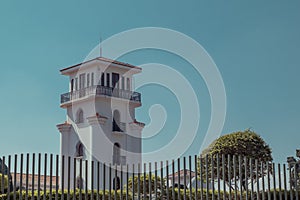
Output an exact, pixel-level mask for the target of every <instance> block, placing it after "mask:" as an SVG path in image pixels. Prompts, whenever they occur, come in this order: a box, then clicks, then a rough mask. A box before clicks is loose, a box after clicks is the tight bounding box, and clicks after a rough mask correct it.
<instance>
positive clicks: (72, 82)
mask: <svg viewBox="0 0 300 200" xmlns="http://www.w3.org/2000/svg"><path fill="white" fill-rule="evenodd" d="M73 90H74V79H73V78H72V80H71V92H72V91H73Z"/></svg>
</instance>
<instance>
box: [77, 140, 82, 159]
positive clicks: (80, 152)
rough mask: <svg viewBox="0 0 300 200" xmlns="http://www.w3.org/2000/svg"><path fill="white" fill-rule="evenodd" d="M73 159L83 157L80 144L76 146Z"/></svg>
mask: <svg viewBox="0 0 300 200" xmlns="http://www.w3.org/2000/svg"><path fill="white" fill-rule="evenodd" d="M75 157H83V144H82V143H81V142H78V143H77V145H76V153H75Z"/></svg>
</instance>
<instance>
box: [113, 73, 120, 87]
mask: <svg viewBox="0 0 300 200" xmlns="http://www.w3.org/2000/svg"><path fill="white" fill-rule="evenodd" d="M119 79H120V75H119V74H117V73H112V86H113V88H119Z"/></svg>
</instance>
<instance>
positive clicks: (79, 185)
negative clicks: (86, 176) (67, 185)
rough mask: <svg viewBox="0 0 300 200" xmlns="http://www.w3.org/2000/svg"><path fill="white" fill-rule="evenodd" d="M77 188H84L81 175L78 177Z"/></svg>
mask: <svg viewBox="0 0 300 200" xmlns="http://www.w3.org/2000/svg"><path fill="white" fill-rule="evenodd" d="M76 188H78V189H83V180H82V178H81V177H79V176H77V177H76Z"/></svg>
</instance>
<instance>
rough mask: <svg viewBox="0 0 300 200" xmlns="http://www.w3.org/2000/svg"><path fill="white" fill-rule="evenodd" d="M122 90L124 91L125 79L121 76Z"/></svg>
mask: <svg viewBox="0 0 300 200" xmlns="http://www.w3.org/2000/svg"><path fill="white" fill-rule="evenodd" d="M121 87H122V88H121V89H122V90H125V78H124V76H122V86H121Z"/></svg>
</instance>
